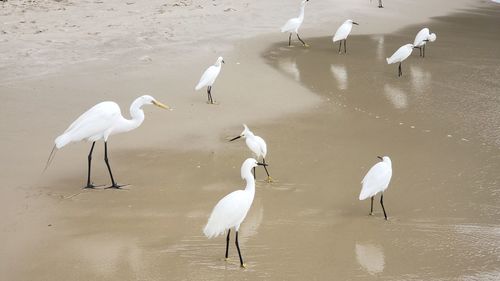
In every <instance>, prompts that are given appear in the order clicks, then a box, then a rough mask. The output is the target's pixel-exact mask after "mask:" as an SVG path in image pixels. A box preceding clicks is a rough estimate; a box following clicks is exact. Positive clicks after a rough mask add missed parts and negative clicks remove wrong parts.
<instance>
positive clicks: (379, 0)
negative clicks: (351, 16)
mask: <svg viewBox="0 0 500 281" xmlns="http://www.w3.org/2000/svg"><path fill="white" fill-rule="evenodd" d="M371 2H372V0H370V3H371ZM378 7H379V8H383V7H384V6H382V0H378Z"/></svg>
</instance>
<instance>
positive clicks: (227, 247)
mask: <svg viewBox="0 0 500 281" xmlns="http://www.w3.org/2000/svg"><path fill="white" fill-rule="evenodd" d="M229 234H231V229H229V230H228V231H227V238H226V259H227V258H228V254H229Z"/></svg>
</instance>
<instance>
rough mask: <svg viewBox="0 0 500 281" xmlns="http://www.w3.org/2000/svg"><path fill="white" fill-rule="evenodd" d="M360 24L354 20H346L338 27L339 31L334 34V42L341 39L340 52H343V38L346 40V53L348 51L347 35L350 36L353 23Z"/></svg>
mask: <svg viewBox="0 0 500 281" xmlns="http://www.w3.org/2000/svg"><path fill="white" fill-rule="evenodd" d="M353 24H355V25H359V23H357V22H354V21H353V20H346V21H345V22H344V23H343V24H342V25H341V26H340V27H339V28H338V29H337V32H335V35H334V36H333V39H332V40H333V43H335V42H337V41H339V40H340V44H339V54H340V53H341V51H340V48H341V47H342V40H343V41H344V53H347V50H346V48H347V47H346V45H347V44H346V43H347V36H349V33H351V29H352V25H353Z"/></svg>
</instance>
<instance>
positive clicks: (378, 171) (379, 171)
mask: <svg viewBox="0 0 500 281" xmlns="http://www.w3.org/2000/svg"><path fill="white" fill-rule="evenodd" d="M383 159H384V160H383V161H382V162H378V163H377V164H375V165H373V167H371V169H370V170H369V171H368V173H366V176H365V177H364V178H363V180H362V181H361V184H362V188H361V192H360V194H359V200H365V199H366V198H369V197H372V196H375V194H377V193H379V192H383V191H384V190H386V189H387V187H388V186H389V183H390V181H391V177H392V163H391V159H390V158H389V157H387V156H384V158H383Z"/></svg>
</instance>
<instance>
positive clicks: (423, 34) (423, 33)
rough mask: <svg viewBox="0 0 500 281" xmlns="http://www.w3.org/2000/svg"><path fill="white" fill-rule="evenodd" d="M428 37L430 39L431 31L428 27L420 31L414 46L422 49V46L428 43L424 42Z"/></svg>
mask: <svg viewBox="0 0 500 281" xmlns="http://www.w3.org/2000/svg"><path fill="white" fill-rule="evenodd" d="M428 37H429V29H428V28H427V27H426V28H422V30H420V31H419V32H418V33H417V36H415V41H414V42H413V45H414V46H415V47H421V46H423V45H425V43H426V41H424V40H427V39H428Z"/></svg>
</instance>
